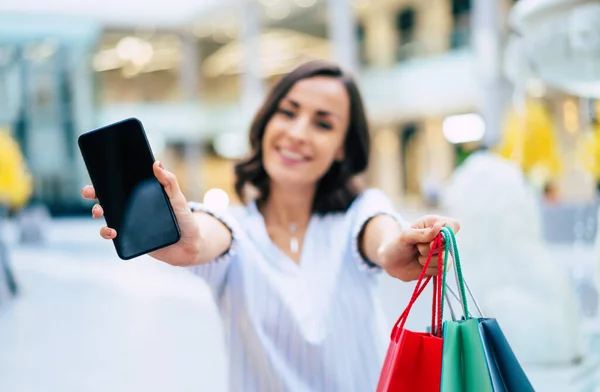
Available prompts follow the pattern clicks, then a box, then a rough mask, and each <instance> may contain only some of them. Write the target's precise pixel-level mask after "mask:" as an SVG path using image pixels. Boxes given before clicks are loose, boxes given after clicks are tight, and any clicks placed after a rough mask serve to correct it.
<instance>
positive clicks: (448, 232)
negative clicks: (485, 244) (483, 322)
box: [442, 226, 484, 319]
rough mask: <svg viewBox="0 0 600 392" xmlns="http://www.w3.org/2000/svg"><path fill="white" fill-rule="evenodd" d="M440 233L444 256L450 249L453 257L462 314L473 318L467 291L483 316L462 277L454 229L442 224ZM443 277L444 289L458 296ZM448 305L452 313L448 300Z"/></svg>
mask: <svg viewBox="0 0 600 392" xmlns="http://www.w3.org/2000/svg"><path fill="white" fill-rule="evenodd" d="M442 235H443V236H444V239H445V240H446V257H445V258H446V259H447V253H448V249H450V251H451V253H452V256H453V257H454V263H455V264H456V267H455V269H454V276H455V277H456V285H457V287H458V290H459V293H460V300H459V302H460V303H461V305H462V308H463V315H464V317H465V319H470V318H473V317H472V315H471V313H470V312H469V304H468V301H467V292H468V293H469V296H470V297H471V299H472V301H473V303H474V304H475V307H476V308H477V311H478V313H479V316H480V317H484V316H483V312H482V311H481V308H480V306H479V304H478V303H477V300H476V299H475V296H474V295H473V292H472V291H471V288H470V287H469V285H468V284H467V282H466V280H465V278H464V275H463V271H462V263H461V261H460V254H459V252H458V245H457V242H456V236H455V234H454V231H453V230H452V229H451V228H450V227H448V226H444V227H442ZM445 277H446V276H445V274H444V281H443V284H444V287H445V289H446V290H447V291H449V292H450V293H451V294H452V295H453V296H454V297H455V298H457V297H458V296H457V295H456V294H455V293H454V291H453V290H452V289H451V288H450V287H448V286H447V285H446V280H445ZM465 288H466V290H465ZM457 299H458V298H457ZM448 305H449V307H450V309H451V312H452V313H454V311H453V310H452V307H451V305H450V301H448ZM442 306H443V302H442Z"/></svg>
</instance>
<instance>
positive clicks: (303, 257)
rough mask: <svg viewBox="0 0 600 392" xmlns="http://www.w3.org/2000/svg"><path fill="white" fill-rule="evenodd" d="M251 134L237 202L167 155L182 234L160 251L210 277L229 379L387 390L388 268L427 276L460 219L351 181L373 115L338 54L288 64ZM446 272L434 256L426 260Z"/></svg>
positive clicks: (166, 181) (160, 174)
mask: <svg viewBox="0 0 600 392" xmlns="http://www.w3.org/2000/svg"><path fill="white" fill-rule="evenodd" d="M250 142H251V148H252V152H251V154H250V156H249V157H248V158H247V159H246V160H245V161H243V162H240V163H239V164H238V165H237V166H236V170H235V173H236V176H237V181H236V190H237V192H238V194H239V195H240V197H241V198H242V199H243V200H244V205H242V206H230V207H229V208H228V209H226V210H224V209H211V208H210V206H207V205H206V204H201V203H188V202H187V200H186V198H185V196H184V195H183V193H182V192H181V190H180V188H179V184H178V182H177V179H176V177H175V176H174V175H173V174H172V173H170V172H169V171H167V170H166V169H164V168H163V167H162V166H161V165H160V164H158V163H157V164H155V166H154V172H155V175H156V177H157V179H158V181H160V183H161V184H162V185H163V186H164V188H165V191H166V192H167V194H168V196H169V200H170V201H171V204H172V206H173V211H174V212H175V215H176V217H177V221H178V222H179V227H180V230H181V240H180V242H178V243H177V244H175V245H172V246H170V247H167V248H164V249H161V250H160V251H157V252H154V253H152V254H151V256H152V257H154V258H156V259H158V260H162V261H165V262H166V263H169V264H171V265H176V266H186V267H190V268H191V270H192V271H193V272H194V273H195V274H197V275H198V276H199V277H201V278H202V279H203V280H204V281H205V282H206V283H207V285H208V286H209V288H210V289H211V291H212V293H213V295H214V298H215V300H216V302H217V304H218V306H219V310H220V312H221V314H222V316H223V325H224V328H225V329H226V335H227V336H228V349H229V360H230V365H229V366H230V369H229V374H230V380H231V384H230V389H231V390H233V391H249V392H254V391H257V392H258V391H302V392H304V391H344V392H352V391H356V392H362V391H372V390H375V388H376V385H377V380H378V378H379V373H380V370H381V365H382V363H383V359H384V355H385V349H386V344H387V339H388V336H389V335H388V333H387V331H385V328H386V326H387V323H386V321H385V319H384V317H383V314H382V309H381V306H380V303H379V301H378V296H377V294H376V292H377V283H378V280H377V279H376V276H377V274H378V273H380V272H381V271H386V272H387V273H388V274H389V275H391V276H393V277H396V278H399V279H401V280H404V281H411V280H415V279H417V278H418V276H419V274H420V273H421V270H422V263H424V261H425V257H426V256H427V254H428V253H429V251H430V249H431V242H432V241H433V239H434V238H435V237H436V236H437V235H438V233H439V232H440V229H441V227H442V225H448V226H450V227H452V228H453V229H454V231H455V232H456V231H458V229H459V226H458V223H457V222H456V221H454V220H452V219H446V218H441V217H437V216H429V217H424V218H422V219H420V220H419V221H417V222H415V223H414V224H413V225H412V226H410V225H408V224H406V222H405V221H404V220H403V219H402V218H400V217H399V216H398V215H397V214H396V213H395V210H394V207H393V205H392V203H391V202H390V200H389V199H388V198H387V197H386V196H385V195H384V194H383V193H382V192H381V191H378V190H375V189H369V190H361V189H358V187H356V186H354V185H353V179H354V177H355V176H356V175H357V174H359V173H360V172H362V171H363V170H365V169H366V167H367V162H368V157H369V136H368V129H367V121H366V116H365V112H364V109H363V104H362V100H361V97H360V94H359V92H358V89H357V87H356V84H355V83H354V81H353V79H352V76H350V75H349V74H348V73H346V72H345V71H344V70H342V69H341V68H339V67H338V66H336V65H335V64H331V63H328V62H323V61H317V62H310V63H306V64H303V65H300V66H299V67H298V68H296V69H295V70H293V71H292V72H291V73H289V74H287V75H285V76H284V77H282V78H281V79H280V80H279V81H278V82H277V83H276V85H275V86H274V87H273V89H272V91H271V92H270V93H269V95H268V97H267V98H266V100H265V102H264V104H263V106H262V108H261V109H260V110H259V111H258V113H257V115H256V117H255V119H254V121H253V123H252V125H251V129H250ZM252 188H254V189H253V190H254V191H255V192H254V194H255V195H256V194H257V197H255V198H252V197H249V196H250V192H248V191H249V190H251V189H252ZM84 196H85V197H87V198H93V197H94V196H95V195H94V190H93V188H91V187H89V188H87V189H84ZM93 214H94V216H95V217H96V218H99V217H101V216H102V214H103V210H102V207H100V206H96V208H95V209H94V212H93ZM101 235H102V236H103V237H104V238H106V239H113V238H115V236H116V235H117V233H116V232H115V230H114V229H109V228H106V227H105V228H103V229H102V231H101ZM436 271H437V265H436V263H433V262H432V263H431V264H430V269H429V270H428V273H430V274H435V273H436Z"/></svg>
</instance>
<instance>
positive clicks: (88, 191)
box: [81, 185, 96, 200]
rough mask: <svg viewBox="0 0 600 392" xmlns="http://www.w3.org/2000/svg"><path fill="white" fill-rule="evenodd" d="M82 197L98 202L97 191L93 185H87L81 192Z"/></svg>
mask: <svg viewBox="0 0 600 392" xmlns="http://www.w3.org/2000/svg"><path fill="white" fill-rule="evenodd" d="M81 195H82V196H83V197H84V198H85V199H88V200H96V190H95V189H94V187H93V186H91V185H86V186H84V187H83V189H82V190H81Z"/></svg>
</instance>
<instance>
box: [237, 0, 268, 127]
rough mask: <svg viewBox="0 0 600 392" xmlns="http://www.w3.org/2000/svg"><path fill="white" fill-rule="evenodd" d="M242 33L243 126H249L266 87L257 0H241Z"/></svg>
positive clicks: (240, 18)
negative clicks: (263, 77) (263, 74)
mask: <svg viewBox="0 0 600 392" xmlns="http://www.w3.org/2000/svg"><path fill="white" fill-rule="evenodd" d="M239 8H240V9H239V11H240V14H239V15H240V16H239V20H240V23H241V29H240V30H241V34H240V41H241V44H242V47H243V57H242V69H243V72H242V75H241V81H240V82H241V90H242V99H241V101H242V112H243V121H244V122H243V127H244V129H248V128H249V122H250V121H251V119H252V117H253V114H254V112H255V111H256V110H257V108H258V106H259V105H260V103H261V101H262V99H263V95H264V87H263V81H262V70H261V67H260V59H261V56H260V52H261V51H260V4H258V2H257V0H240V7H239Z"/></svg>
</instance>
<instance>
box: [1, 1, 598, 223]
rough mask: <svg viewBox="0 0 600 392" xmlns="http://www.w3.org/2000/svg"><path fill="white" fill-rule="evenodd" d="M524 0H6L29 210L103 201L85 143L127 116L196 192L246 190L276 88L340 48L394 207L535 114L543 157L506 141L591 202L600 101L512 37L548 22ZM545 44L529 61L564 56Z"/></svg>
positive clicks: (545, 179)
mask: <svg viewBox="0 0 600 392" xmlns="http://www.w3.org/2000/svg"><path fill="white" fill-rule="evenodd" d="M515 3H516V4H515ZM567 3H568V2H567ZM515 5H518V2H513V1H510V0H496V1H487V2H486V1H474V2H472V1H470V0H428V1H408V0H353V1H336V0H260V1H259V0H257V1H251V0H249V1H241V0H219V1H216V0H213V1H210V0H205V1H200V2H191V1H186V0H177V1H175V2H167V3H161V4H158V3H157V4H155V5H152V6H151V7H146V8H147V9H139V8H136V7H133V6H128V5H124V4H122V2H117V1H112V0H111V1H109V2H108V3H107V2H102V4H98V5H95V6H91V5H89V4H77V5H73V4H72V3H71V2H68V1H54V2H52V4H45V5H41V4H38V3H37V2H35V1H25V2H14V4H11V2H9V4H8V6H6V7H5V8H6V9H5V10H4V9H1V8H0V11H2V13H1V14H0V22H1V23H0V102H2V103H3V104H2V105H0V127H1V128H4V129H6V130H8V132H10V133H11V134H12V135H13V136H14V138H15V139H16V140H17V141H18V143H19V144H20V146H21V147H22V150H23V154H24V156H25V159H26V162H27V165H28V169H29V170H30V172H31V173H32V176H33V181H34V187H33V196H32V202H37V203H43V204H44V205H46V206H48V207H49V208H50V210H51V212H52V213H53V214H55V215H64V214H72V213H80V212H86V213H87V208H88V207H89V205H88V204H85V203H84V202H82V200H81V198H80V197H79V189H80V188H81V186H82V185H84V184H86V183H87V174H86V172H85V170H84V167H83V163H82V160H81V159H80V155H79V151H78V148H77V143H76V139H77V136H78V135H79V134H81V133H82V132H85V131H87V130H90V129H93V128H95V127H98V126H101V125H105V124H108V123H110V122H113V121H118V120H121V119H123V118H127V117H138V118H139V119H141V120H142V122H143V123H144V125H145V127H146V131H147V132H148V134H149V138H150V141H151V144H152V147H153V149H154V152H155V155H156V156H157V157H158V158H159V159H161V160H163V161H164V162H165V163H166V165H167V166H168V167H170V168H172V169H173V170H174V171H175V172H176V173H177V174H178V177H179V178H180V181H181V183H182V185H183V188H184V191H185V193H186V194H187V195H189V197H190V198H191V199H201V198H202V196H203V194H204V193H205V192H206V191H207V190H209V189H211V188H221V189H225V190H226V191H227V192H229V193H230V194H231V196H232V199H234V197H233V194H232V170H231V166H232V163H231V162H232V161H231V159H235V158H238V157H241V156H243V155H244V154H245V153H246V148H247V143H246V132H247V130H248V124H249V120H250V118H251V115H252V112H253V110H254V109H255V108H256V107H257V105H258V104H259V103H260V100H261V98H262V97H263V94H264V91H265V89H267V88H268V87H269V85H270V84H271V83H272V82H273V81H274V80H276V78H277V77H278V76H279V75H281V74H282V73H285V72H286V71H289V70H290V69H291V68H293V67H294V66H295V65H297V64H299V63H301V62H303V61H306V60H310V59H320V58H327V59H333V60H335V61H338V62H340V63H341V64H343V65H344V66H345V67H347V68H349V69H351V70H353V71H354V73H355V74H356V76H357V79H358V80H359V83H360V87H361V89H362V92H363V95H364V99H365V101H366V105H367V108H368V113H369V118H370V122H371V131H372V132H371V133H372V137H373V141H374V143H373V149H374V152H375V153H374V154H373V161H372V163H371V167H370V170H369V172H368V173H367V175H366V179H367V181H368V183H369V184H370V185H373V186H377V187H380V188H382V189H384V190H385V191H386V192H388V194H390V195H391V196H392V197H395V198H396V199H397V200H398V201H402V202H403V203H405V204H410V205H412V204H414V203H417V204H418V203H420V202H422V201H423V200H424V199H428V198H429V197H428V196H427V195H429V194H430V193H435V190H436V189H437V187H438V186H439V185H440V184H441V183H442V182H443V181H445V180H446V179H448V178H449V176H450V175H451V173H453V171H454V169H455V168H456V167H457V166H458V165H459V164H460V162H462V161H463V160H464V158H465V157H466V156H467V155H468V154H469V153H470V152H472V151H473V150H475V149H477V148H479V147H480V146H482V145H484V146H488V147H493V148H496V147H498V146H499V145H500V140H501V138H502V136H503V135H505V134H510V131H511V130H513V131H514V132H513V136H512V137H513V138H514V137H517V136H514V134H515V132H516V133H517V134H518V133H519V131H518V129H522V128H526V127H527V126H526V125H525V124H530V123H531V124H534V127H535V132H537V133H535V134H533V135H532V136H531V139H530V140H529V141H528V142H525V141H524V142H523V143H521V144H523V145H525V146H527V148H530V149H531V148H534V149H536V150H539V151H536V152H533V153H529V152H522V151H520V150H519V148H517V147H515V145H521V144H519V142H514V141H512V142H511V141H506V142H505V143H504V150H503V152H504V154H505V155H506V156H509V157H513V158H514V159H515V160H517V161H521V162H523V167H524V168H525V169H526V170H528V171H529V170H530V169H535V168H538V169H540V170H537V171H536V170H533V172H534V173H535V174H534V175H535V176H537V177H536V178H537V179H536V181H537V182H536V183H537V184H538V186H540V187H542V188H543V186H544V185H539V184H547V183H550V182H551V183H552V185H553V189H556V190H557V192H558V194H559V195H560V198H561V200H581V199H582V198H584V199H585V198H587V199H588V200H589V199H590V197H591V195H593V194H594V192H593V191H594V188H595V187H594V186H593V185H590V184H591V183H592V182H594V181H596V179H595V178H593V176H594V174H596V175H597V174H598V168H597V167H598V163H597V159H596V162H594V163H593V164H592V165H591V166H593V167H592V168H591V169H590V170H588V171H585V169H586V168H588V167H589V166H590V165H588V166H586V165H584V164H582V163H581V162H582V160H581V159H579V155H581V154H578V151H579V150H580V148H579V147H580V144H581V143H582V141H583V140H584V139H586V138H589V137H590V135H592V133H593V132H592V130H593V127H594V121H595V119H596V115H597V113H598V108H597V105H596V104H595V102H596V101H595V100H594V99H593V94H592V95H589V94H586V93H587V91H584V92H582V94H578V93H579V91H577V90H576V88H572V89H569V88H564V87H566V86H565V85H561V83H560V82H561V81H558V82H555V83H552V81H550V82H547V81H546V80H544V79H542V75H540V74H539V72H538V73H537V74H536V72H534V71H532V70H531V69H528V67H529V68H530V67H531V65H530V64H528V63H527V61H528V60H524V59H523V58H524V57H525V55H521V54H522V52H519V50H522V51H523V50H524V49H519V48H521V47H524V46H527V45H529V46H531V45H530V44H529V43H527V45H524V44H523V45H522V44H521V43H519V42H517V43H515V44H514V45H512V43H513V41H515V40H516V39H515V38H514V37H518V36H519V34H522V33H517V32H518V24H519V23H521V24H522V25H523V26H524V27H522V28H523V29H530V30H532V29H533V28H534V27H531V26H529V25H527V23H529V21H528V20H527V18H528V16H527V15H525V16H523V17H522V18H521V19H523V21H519V20H518V16H519V15H517V13H516V12H515V11H514V10H513V14H511V13H510V11H511V9H512V7H513V6H515ZM3 7H4V6H3ZM523 8H525V7H523ZM527 12H529V11H528V10H527V9H523V11H522V12H521V13H523V14H526V13H527ZM511 15H512V19H513V22H514V23H512V25H511V24H510V22H511V21H510V18H511ZM534 19H535V18H533V19H532V20H534ZM532 31H533V30H532ZM540 34H541V33H540ZM565 34H566V33H565ZM595 34H598V33H597V32H595ZM582 36H583V35H582ZM568 38H569V37H566V38H564V39H565V40H566V39H568ZM592 38H593V37H592ZM592 38H590V40H592V41H593V39H592ZM536 39H548V38H547V37H543V38H536ZM594 42H595V41H594ZM594 42H591V45H593V44H594ZM584 44H585V42H584V43H583V44H582V45H584ZM519 45H520V46H519ZM565 45H566V43H565ZM540 46H541V45H540ZM515 47H516V49H514V48H515ZM540 50H541V51H543V52H544V53H535V54H527V55H531V56H534V55H535V56H551V55H552V54H548V53H546V51H548V50H549V48H546V47H542V48H541V49H540ZM564 50H565V51H567V50H568V49H564ZM584 50H585V48H584V49H582V51H584ZM554 52H556V51H554ZM565 53H566V52H565ZM554 54H555V55H557V56H560V55H562V54H563V53H562V52H561V53H560V55H559V54H558V53H554ZM565 56H566V54H565ZM596 56H597V54H596ZM538 60H539V59H537V58H536V61H538ZM596 60H597V57H596ZM567 66H571V65H569V64H567ZM575 66H576V65H575ZM587 68H589V67H587ZM592 68H593V69H590V71H589V75H586V77H593V76H596V77H597V76H598V73H597V72H598V64H597V63H596V64H594V65H593V67H592ZM536 71H537V70H536ZM565 72H569V71H565ZM594 72H595V73H594ZM579 76H580V77H581V78H583V77H584V76H583V75H579ZM578 82H580V84H581V81H578ZM596 83H597V81H596ZM595 92H596V93H597V92H598V91H597V89H596V91H595ZM525 101H527V103H526V102H525ZM526 109H528V110H526ZM482 118H485V125H484V123H483V121H482ZM538 133H539V134H538ZM509 137H511V136H509ZM546 139H548V140H547V143H544V144H543V147H539V148H537V147H535V146H532V145H531V144H532V143H533V140H546ZM511 143H512V144H511ZM515 143H516V144H515ZM528 154H529V155H531V154H533V155H535V156H532V157H530V158H528V156H529V155H528ZM588 155H589V154H588ZM538 156H540V157H542V158H540V159H538ZM581 171H584V173H580V172H581ZM574 173H576V174H574ZM586 173H591V174H588V177H590V179H589V180H588V181H587V182H586V180H585V179H582V178H584V177H586ZM575 178H577V179H575ZM584 183H585V186H584V185H583V184H584ZM431 198H435V196H431ZM411 203H412V204H411Z"/></svg>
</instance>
